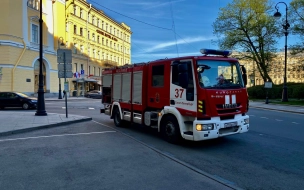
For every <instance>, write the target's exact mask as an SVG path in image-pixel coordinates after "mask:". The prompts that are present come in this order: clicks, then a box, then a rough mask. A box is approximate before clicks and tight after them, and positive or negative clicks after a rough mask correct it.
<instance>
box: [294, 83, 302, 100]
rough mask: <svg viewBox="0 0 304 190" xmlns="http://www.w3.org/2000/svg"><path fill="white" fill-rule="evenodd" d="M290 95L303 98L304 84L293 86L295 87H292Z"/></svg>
mask: <svg viewBox="0 0 304 190" xmlns="http://www.w3.org/2000/svg"><path fill="white" fill-rule="evenodd" d="M292 97H293V98H296V99H304V85H299V86H295V88H293V92H292Z"/></svg>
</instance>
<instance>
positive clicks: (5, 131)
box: [0, 110, 92, 136]
mask: <svg viewBox="0 0 304 190" xmlns="http://www.w3.org/2000/svg"><path fill="white" fill-rule="evenodd" d="M35 113H36V111H33V112H22V111H3V110H1V112H0V121H1V122H0V136H5V135H9V134H14V133H22V132H28V131H33V130H37V129H43V128H49V127H57V126H61V125H67V124H71V123H77V122H82V121H89V120H92V118H90V117H85V116H79V115H72V114H69V115H68V118H66V115H65V114H57V113H47V116H35Z"/></svg>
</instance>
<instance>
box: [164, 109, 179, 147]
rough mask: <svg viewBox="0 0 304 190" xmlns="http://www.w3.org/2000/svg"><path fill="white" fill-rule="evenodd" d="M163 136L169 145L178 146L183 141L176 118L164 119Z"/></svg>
mask: <svg viewBox="0 0 304 190" xmlns="http://www.w3.org/2000/svg"><path fill="white" fill-rule="evenodd" d="M161 134H162V136H163V138H164V139H165V140H166V141H168V142H169V143H172V144H177V143H179V142H180V141H181V139H182V138H181V135H180V129H179V125H178V122H177V120H176V118H175V117H174V116H171V115H169V116H167V117H166V118H164V121H163V122H162V125H161Z"/></svg>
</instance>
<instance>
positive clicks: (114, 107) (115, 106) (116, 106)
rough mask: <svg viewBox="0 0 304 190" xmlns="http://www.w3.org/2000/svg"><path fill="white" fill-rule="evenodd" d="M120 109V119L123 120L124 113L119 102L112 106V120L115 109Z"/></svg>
mask: <svg viewBox="0 0 304 190" xmlns="http://www.w3.org/2000/svg"><path fill="white" fill-rule="evenodd" d="M116 108H117V109H118V110H119V113H120V119H121V120H122V119H123V118H122V111H121V107H120V104H119V103H118V102H113V104H112V109H111V119H113V111H114V109H116Z"/></svg>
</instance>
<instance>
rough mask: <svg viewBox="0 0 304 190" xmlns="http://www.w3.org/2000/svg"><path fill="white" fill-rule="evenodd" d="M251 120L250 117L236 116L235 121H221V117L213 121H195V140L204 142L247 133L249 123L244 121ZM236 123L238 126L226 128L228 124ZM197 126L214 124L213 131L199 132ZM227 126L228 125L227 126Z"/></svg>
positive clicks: (212, 119)
mask: <svg viewBox="0 0 304 190" xmlns="http://www.w3.org/2000/svg"><path fill="white" fill-rule="evenodd" d="M245 119H249V116H248V115H244V116H243V115H241V114H238V115H235V117H234V119H229V120H220V118H219V117H214V118H211V120H194V121H193V140H194V141H202V140H207V139H214V138H218V137H223V136H228V135H233V134H239V133H245V132H247V131H248V130H249V123H245V122H244V120H245ZM233 122H236V125H234V126H229V127H225V124H227V123H233ZM197 124H202V125H204V124H214V129H213V130H208V131H197V130H196V125H197ZM226 126H227V125H226Z"/></svg>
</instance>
